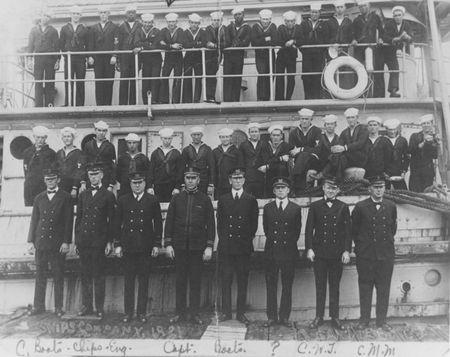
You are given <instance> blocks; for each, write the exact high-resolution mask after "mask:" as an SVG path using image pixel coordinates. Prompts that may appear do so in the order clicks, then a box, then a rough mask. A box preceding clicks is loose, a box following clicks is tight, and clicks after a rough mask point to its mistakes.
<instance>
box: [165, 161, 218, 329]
mask: <svg viewBox="0 0 450 357" xmlns="http://www.w3.org/2000/svg"><path fill="white" fill-rule="evenodd" d="M199 183H200V172H199V171H198V170H197V169H196V168H191V167H188V168H187V169H186V171H185V173H184V185H185V188H184V190H183V191H181V192H180V193H179V194H178V195H175V196H173V197H172V200H171V201H170V204H169V208H168V209H167V216H166V222H165V226H164V244H165V247H166V251H167V254H168V256H169V258H170V259H174V260H175V274H176V302H175V312H176V316H174V317H173V318H172V319H171V320H170V322H171V323H177V322H180V321H184V320H185V319H186V318H188V319H189V320H191V321H192V322H194V323H196V324H202V323H203V322H202V320H201V319H200V317H199V315H198V313H199V309H200V292H201V282H202V270H203V261H209V260H211V257H212V249H213V245H214V238H215V230H216V227H215V221H214V208H213V206H212V203H211V200H210V198H209V197H208V196H207V195H206V194H204V193H203V192H201V191H200V190H199V189H198V185H199ZM188 281H189V309H188V308H187V304H186V297H187V296H186V295H187V284H188Z"/></svg>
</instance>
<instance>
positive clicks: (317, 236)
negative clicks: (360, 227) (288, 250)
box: [305, 176, 352, 330]
mask: <svg viewBox="0 0 450 357" xmlns="http://www.w3.org/2000/svg"><path fill="white" fill-rule="evenodd" d="M322 188H323V193H324V197H323V198H322V199H320V200H318V201H314V202H313V203H311V205H310V206H309V211H308V219H307V221H306V229H305V250H306V252H307V258H308V259H309V260H310V261H311V262H312V263H313V266H314V276H315V280H316V318H315V319H314V321H313V322H312V323H311V324H310V325H309V326H310V328H313V329H314V328H317V327H318V326H320V325H322V324H323V316H324V313H325V299H326V292H327V280H328V285H329V314H330V317H331V325H332V326H333V327H334V328H335V329H337V330H343V329H344V327H343V326H342V325H341V323H340V321H339V284H340V281H341V276H342V269H343V264H348V263H349V262H350V252H351V250H352V236H351V220H350V211H349V209H348V206H347V204H346V203H344V202H342V201H340V200H338V199H337V198H336V196H337V195H338V194H339V186H338V182H337V180H336V178H335V177H332V176H329V177H326V178H325V179H324V183H323V186H322Z"/></svg>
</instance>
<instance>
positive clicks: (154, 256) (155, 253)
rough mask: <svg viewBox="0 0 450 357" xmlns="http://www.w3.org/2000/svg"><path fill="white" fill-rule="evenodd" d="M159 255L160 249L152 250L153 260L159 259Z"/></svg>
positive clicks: (154, 248)
mask: <svg viewBox="0 0 450 357" xmlns="http://www.w3.org/2000/svg"><path fill="white" fill-rule="evenodd" d="M158 255H159V248H158V247H153V249H152V257H153V258H157V257H158Z"/></svg>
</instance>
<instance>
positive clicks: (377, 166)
mask: <svg viewBox="0 0 450 357" xmlns="http://www.w3.org/2000/svg"><path fill="white" fill-rule="evenodd" d="M368 148H369V151H368V155H367V164H366V166H365V169H366V177H372V176H378V175H383V174H385V173H386V171H387V167H388V164H389V162H391V161H392V158H393V147H392V144H391V142H390V141H389V139H388V138H387V137H385V136H379V137H378V138H377V139H376V140H375V142H374V143H372V141H371V140H370V139H369V141H368Z"/></svg>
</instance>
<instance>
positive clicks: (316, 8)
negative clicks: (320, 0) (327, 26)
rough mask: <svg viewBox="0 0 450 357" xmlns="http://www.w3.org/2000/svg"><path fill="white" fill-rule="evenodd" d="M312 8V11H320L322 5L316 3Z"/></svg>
mask: <svg viewBox="0 0 450 357" xmlns="http://www.w3.org/2000/svg"><path fill="white" fill-rule="evenodd" d="M310 8H311V11H320V9H321V8H322V5H320V4H316V3H314V4H311V6H310Z"/></svg>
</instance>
